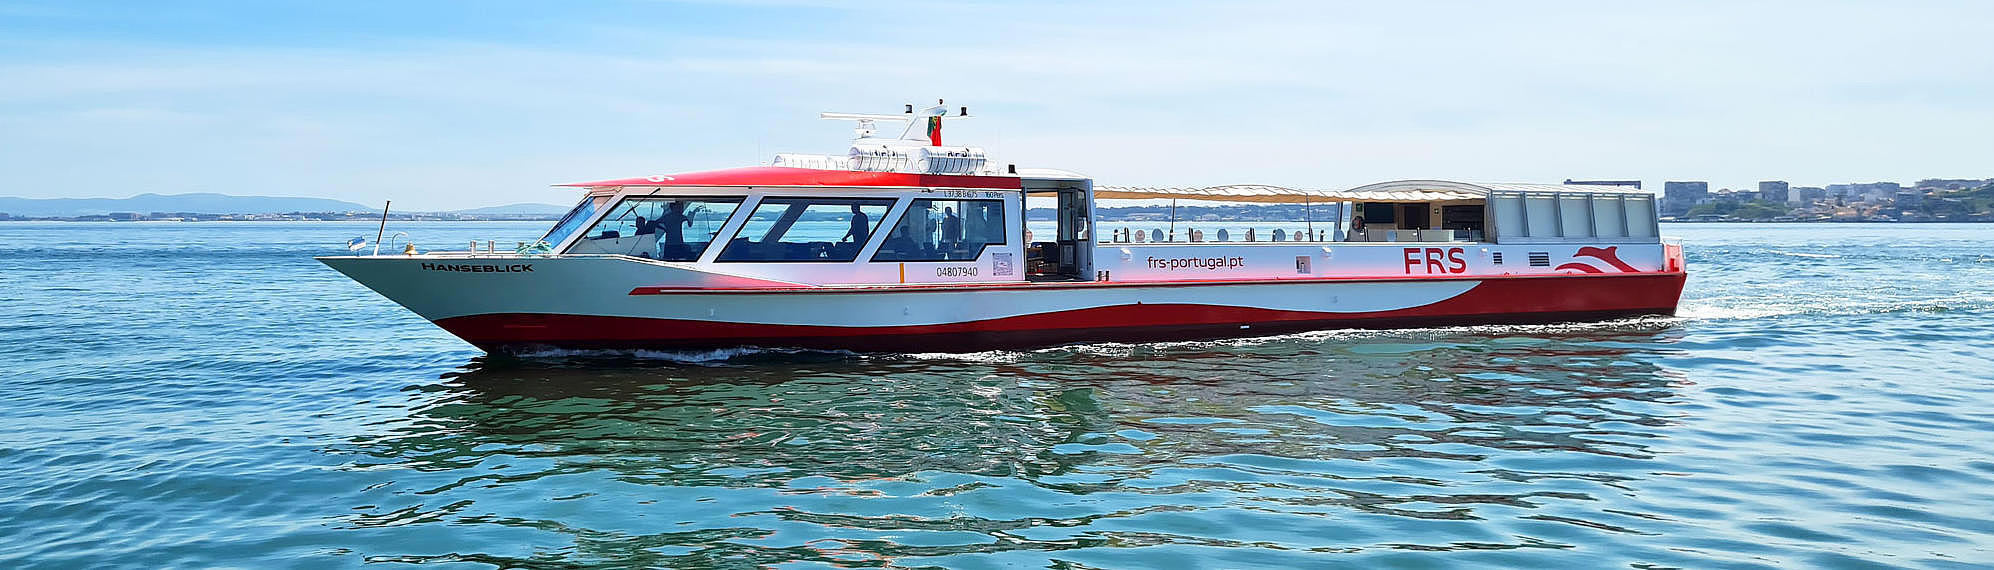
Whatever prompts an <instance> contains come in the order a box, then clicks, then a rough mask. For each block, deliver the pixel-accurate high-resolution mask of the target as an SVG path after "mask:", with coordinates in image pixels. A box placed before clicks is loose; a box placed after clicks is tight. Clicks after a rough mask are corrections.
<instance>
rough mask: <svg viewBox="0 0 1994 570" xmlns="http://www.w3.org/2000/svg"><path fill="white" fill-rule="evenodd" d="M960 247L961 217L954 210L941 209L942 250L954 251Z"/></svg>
mask: <svg viewBox="0 0 1994 570" xmlns="http://www.w3.org/2000/svg"><path fill="white" fill-rule="evenodd" d="M961 245H962V217H960V216H957V215H955V208H942V250H943V251H954V250H955V248H956V247H959V246H961Z"/></svg>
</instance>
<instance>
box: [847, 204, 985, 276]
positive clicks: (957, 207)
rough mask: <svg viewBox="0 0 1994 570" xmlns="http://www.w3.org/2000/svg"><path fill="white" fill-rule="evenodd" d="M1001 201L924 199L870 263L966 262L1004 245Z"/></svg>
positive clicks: (889, 235)
mask: <svg viewBox="0 0 1994 570" xmlns="http://www.w3.org/2000/svg"><path fill="white" fill-rule="evenodd" d="M1004 228H1005V226H1004V202H1003V201H1002V200H937V199H931V198H923V199H920V200H915V201H914V202H913V203H912V204H909V205H908V206H907V213H905V214H902V215H901V216H900V223H897V224H894V225H893V227H892V229H889V230H887V231H888V233H887V234H886V241H885V242H883V243H881V244H879V252H878V253H875V254H873V256H872V260H873V261H965V260H973V259H976V257H977V256H978V255H981V254H982V253H983V247H984V246H988V245H1003V244H1004Z"/></svg>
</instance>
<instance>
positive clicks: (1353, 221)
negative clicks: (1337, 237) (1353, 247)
mask: <svg viewBox="0 0 1994 570" xmlns="http://www.w3.org/2000/svg"><path fill="white" fill-rule="evenodd" d="M1361 235H1364V216H1356V217H1353V218H1350V231H1349V232H1346V233H1345V234H1344V236H1343V239H1344V241H1358V240H1360V239H1362V238H1359V237H1357V236H1361Z"/></svg>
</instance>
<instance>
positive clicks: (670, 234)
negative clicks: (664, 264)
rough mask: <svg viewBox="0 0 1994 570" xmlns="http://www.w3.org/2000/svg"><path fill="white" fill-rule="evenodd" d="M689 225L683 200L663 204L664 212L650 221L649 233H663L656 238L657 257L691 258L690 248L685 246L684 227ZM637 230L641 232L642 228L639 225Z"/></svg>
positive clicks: (690, 219)
mask: <svg viewBox="0 0 1994 570" xmlns="http://www.w3.org/2000/svg"><path fill="white" fill-rule="evenodd" d="M638 219H639V220H642V219H643V218H638ZM639 226H642V222H639ZM689 227H692V217H691V216H687V215H685V202H676V201H675V202H672V203H671V204H669V205H667V206H665V213H663V214H660V215H659V216H658V219H657V220H656V221H653V222H651V233H662V234H664V235H662V236H659V238H658V259H664V260H672V261H687V260H689V259H691V258H692V250H691V249H690V248H687V247H686V246H685V229H686V228H689ZM637 231H638V232H639V233H643V231H644V230H643V228H642V227H639V228H638V230H637Z"/></svg>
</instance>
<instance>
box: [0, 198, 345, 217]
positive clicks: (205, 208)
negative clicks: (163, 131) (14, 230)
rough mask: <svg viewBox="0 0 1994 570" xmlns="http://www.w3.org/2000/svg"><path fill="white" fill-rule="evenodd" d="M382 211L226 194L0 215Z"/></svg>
mask: <svg viewBox="0 0 1994 570" xmlns="http://www.w3.org/2000/svg"><path fill="white" fill-rule="evenodd" d="M369 210H380V208H379V207H377V206H365V205H361V204H355V203H352V202H346V201H342V200H331V199H327V198H288V197H279V196H229V195H226V194H213V193H195V194H139V195H137V196H133V197H130V198H7V197H0V213H6V214H11V215H13V216H16V217H73V216H95V215H103V214H109V213H112V212H136V213H140V214H145V213H151V212H194V213H201V214H281V213H287V212H348V211H369Z"/></svg>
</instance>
